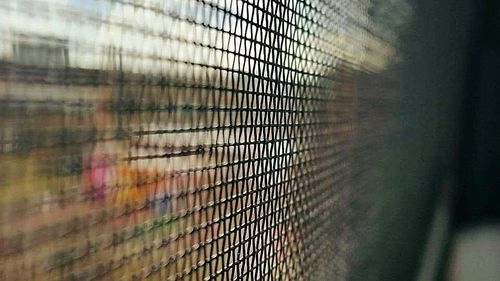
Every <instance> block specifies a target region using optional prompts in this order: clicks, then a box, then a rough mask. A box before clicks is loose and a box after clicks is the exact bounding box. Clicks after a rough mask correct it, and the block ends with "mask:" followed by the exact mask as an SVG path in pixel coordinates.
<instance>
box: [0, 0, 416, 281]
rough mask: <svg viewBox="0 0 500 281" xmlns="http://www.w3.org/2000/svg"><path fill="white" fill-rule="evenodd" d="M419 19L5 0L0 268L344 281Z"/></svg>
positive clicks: (400, 9)
mask: <svg viewBox="0 0 500 281" xmlns="http://www.w3.org/2000/svg"><path fill="white" fill-rule="evenodd" d="M409 14H410V7H409V6H408V4H406V3H405V2H403V1H364V0H359V1H328V0H323V1H321V0H292V1H274V0H252V1H236V0H169V1H159V0H113V1H111V0H110V1H105V0H102V1H101V0H92V1H90V0H89V1H83V0H36V1H22V0H16V1H2V2H1V3H0V29H1V31H0V36H1V41H0V59H1V61H0V99H1V101H0V108H1V109H0V128H1V130H0V173H1V177H0V195H1V196H0V221H1V224H0V230H1V231H0V279H2V280H145V279H147V280H203V279H204V280H209V279H210V280H232V279H237V278H240V279H245V280H247V279H248V280H259V279H262V280H271V279H279V280H331V279H339V280H343V279H347V278H348V276H349V270H350V268H351V264H352V262H353V260H355V253H356V250H355V249H356V247H357V245H358V242H359V240H360V239H362V238H363V235H366V233H367V232H368V230H367V229H369V226H370V221H372V218H373V217H374V216H376V213H377V210H376V208H375V207H374V204H373V202H371V197H370V196H371V195H372V194H373V193H374V188H375V186H374V185H375V184H373V185H371V184H370V182H369V181H367V180H366V176H365V175H367V174H368V173H369V171H370V169H371V167H370V163H371V162H370V161H371V160H370V159H373V158H374V157H377V156H376V155H377V154H376V151H377V143H379V142H380V139H381V138H382V137H383V136H384V135H385V134H388V133H390V131H391V130H393V129H394V127H395V125H394V124H393V123H391V117H390V116H391V109H390V108H391V106H392V104H393V103H394V101H395V100H397V96H396V95H394V94H393V93H394V92H393V91H391V90H390V89H391V87H392V86H393V85H394V84H396V83H397V77H395V75H393V70H392V69H393V66H394V65H396V64H397V63H398V62H399V61H400V60H401V56H400V52H399V47H398V39H397V35H398V32H399V30H400V28H401V26H403V25H404V23H405V22H407V20H408V16H409ZM391 79H392V80H391ZM374 89H375V90H374ZM361 179H364V180H361Z"/></svg>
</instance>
